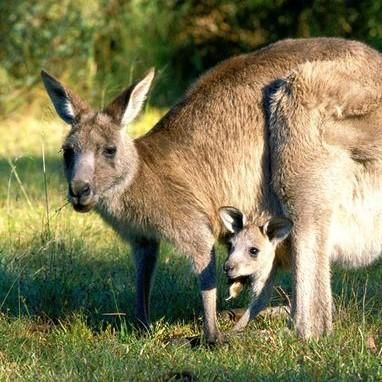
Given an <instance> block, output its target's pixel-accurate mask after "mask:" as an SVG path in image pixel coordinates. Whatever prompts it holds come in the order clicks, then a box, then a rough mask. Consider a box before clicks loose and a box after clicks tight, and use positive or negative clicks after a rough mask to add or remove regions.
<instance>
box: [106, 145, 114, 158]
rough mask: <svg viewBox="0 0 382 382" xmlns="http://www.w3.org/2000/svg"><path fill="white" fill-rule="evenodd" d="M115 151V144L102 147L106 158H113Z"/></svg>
mask: <svg viewBox="0 0 382 382" xmlns="http://www.w3.org/2000/svg"><path fill="white" fill-rule="evenodd" d="M116 152H117V148H116V147H115V146H106V147H105V148H104V149H103V155H104V156H105V157H106V158H110V159H113V158H114V157H115V153H116Z"/></svg>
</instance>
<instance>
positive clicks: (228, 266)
mask: <svg viewBox="0 0 382 382" xmlns="http://www.w3.org/2000/svg"><path fill="white" fill-rule="evenodd" d="M234 269H235V266H234V265H233V264H231V263H230V262H228V261H226V262H225V263H224V266H223V270H224V272H225V273H228V272H231V271H233V270H234Z"/></svg>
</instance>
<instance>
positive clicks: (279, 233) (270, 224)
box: [262, 216, 293, 244]
mask: <svg viewBox="0 0 382 382" xmlns="http://www.w3.org/2000/svg"><path fill="white" fill-rule="evenodd" d="M292 228H293V223H292V221H291V220H290V219H288V218H285V217H281V216H276V217H273V218H271V219H270V220H268V221H267V222H266V223H265V224H264V226H263V228H262V229H263V233H264V234H265V235H267V236H268V238H269V241H271V242H272V243H273V244H278V243H280V242H282V241H283V240H285V239H286V238H287V237H288V236H289V234H290V232H291V231H292Z"/></svg>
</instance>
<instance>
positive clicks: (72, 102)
mask: <svg viewBox="0 0 382 382" xmlns="http://www.w3.org/2000/svg"><path fill="white" fill-rule="evenodd" d="M41 78H42V81H43V83H44V86H45V89H46V91H47V92H48V95H49V97H50V99H51V101H52V103H53V105H54V108H55V109H56V112H57V114H58V115H59V116H60V117H61V118H62V119H63V120H64V121H65V122H66V123H69V124H73V123H74V122H75V121H76V120H78V117H79V115H80V114H81V113H82V112H84V111H87V110H89V109H90V108H89V106H88V105H87V104H86V103H85V102H84V101H82V99H81V98H80V97H79V96H77V95H76V94H74V93H73V92H72V91H71V90H69V89H65V88H64V86H62V85H61V83H60V82H59V81H58V80H57V79H55V78H54V77H53V76H51V75H50V74H49V73H47V72H45V71H44V70H42V71H41Z"/></svg>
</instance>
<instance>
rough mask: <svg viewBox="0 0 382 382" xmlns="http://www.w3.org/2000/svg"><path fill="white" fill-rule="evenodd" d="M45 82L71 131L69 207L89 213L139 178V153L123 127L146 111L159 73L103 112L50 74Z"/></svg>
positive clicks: (65, 150)
mask: <svg viewBox="0 0 382 382" xmlns="http://www.w3.org/2000/svg"><path fill="white" fill-rule="evenodd" d="M41 77H42V80H43V83H44V85H45V88H46V90H47V93H48V95H49V97H50V99H51V101H52V103H53V106H54V108H55V109H56V112H57V114H58V115H59V116H60V117H61V118H62V119H63V120H64V122H66V123H67V124H69V125H70V127H71V128H70V130H69V133H68V135H67V137H66V139H65V141H64V144H63V145H62V150H63V159H64V169H65V175H66V178H67V182H68V198H69V201H70V202H71V204H72V205H73V208H74V209H75V210H76V211H80V212H87V211H89V210H91V209H92V208H93V207H94V206H95V205H96V204H97V202H98V201H99V200H102V199H103V198H105V197H107V196H108V195H113V194H114V195H115V194H116V191H117V190H123V189H124V188H125V187H127V186H128V185H129V184H131V182H132V180H133V178H134V176H135V174H136V172H137V168H138V153H137V151H136V149H135V145H134V142H133V140H132V139H130V138H129V137H128V136H127V135H126V131H125V129H124V127H125V126H126V125H128V124H129V123H130V122H132V121H133V120H134V119H135V117H136V116H137V115H138V114H139V112H140V111H141V109H142V106H143V104H144V101H145V99H146V97H147V93H148V91H149V89H150V85H151V83H152V80H153V78H154V70H153V69H152V70H150V71H149V72H148V74H147V75H146V76H145V77H144V78H143V79H142V80H141V81H138V82H136V83H134V84H133V85H131V86H130V87H128V88H126V89H125V90H124V91H123V92H122V93H121V94H120V95H119V96H117V97H116V98H115V99H114V100H113V101H112V102H111V103H110V104H109V105H108V106H106V107H105V108H103V110H101V111H95V110H93V109H92V108H91V107H90V106H89V105H88V104H87V103H86V102H84V101H83V100H82V99H81V98H80V97H79V96H78V95H76V94H75V93H74V92H73V91H71V90H70V89H68V88H66V87H64V86H63V85H62V84H61V83H60V82H59V81H58V80H57V79H55V78H54V77H52V76H51V75H50V74H48V73H46V72H44V71H42V72H41Z"/></svg>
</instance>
